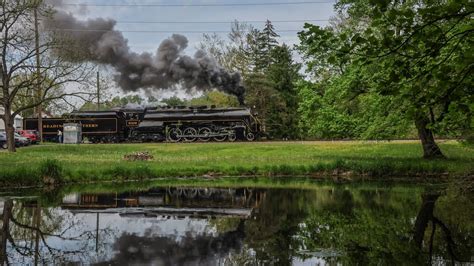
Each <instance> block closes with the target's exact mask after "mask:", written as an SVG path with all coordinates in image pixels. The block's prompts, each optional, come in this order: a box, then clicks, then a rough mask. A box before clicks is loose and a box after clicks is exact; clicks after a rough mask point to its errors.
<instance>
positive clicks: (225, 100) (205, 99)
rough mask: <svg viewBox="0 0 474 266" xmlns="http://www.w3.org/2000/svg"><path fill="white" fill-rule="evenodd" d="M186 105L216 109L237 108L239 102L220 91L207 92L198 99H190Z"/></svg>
mask: <svg viewBox="0 0 474 266" xmlns="http://www.w3.org/2000/svg"><path fill="white" fill-rule="evenodd" d="M188 105H192V106H197V105H207V106H211V105H215V106H217V107H237V106H239V101H238V100H237V98H236V97H235V96H232V95H228V94H225V93H223V92H220V91H209V92H206V93H204V95H202V96H200V97H197V98H192V99H190V100H189V101H188Z"/></svg>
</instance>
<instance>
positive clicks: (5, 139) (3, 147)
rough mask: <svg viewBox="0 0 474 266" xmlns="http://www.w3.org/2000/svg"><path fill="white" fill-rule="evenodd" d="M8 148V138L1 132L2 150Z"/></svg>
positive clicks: (0, 144) (0, 143)
mask: <svg viewBox="0 0 474 266" xmlns="http://www.w3.org/2000/svg"><path fill="white" fill-rule="evenodd" d="M6 148H7V136H6V135H5V133H3V132H0V149H6Z"/></svg>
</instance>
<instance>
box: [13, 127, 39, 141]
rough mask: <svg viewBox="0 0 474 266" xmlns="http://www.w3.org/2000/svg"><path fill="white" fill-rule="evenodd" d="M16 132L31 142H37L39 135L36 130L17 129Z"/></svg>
mask: <svg viewBox="0 0 474 266" xmlns="http://www.w3.org/2000/svg"><path fill="white" fill-rule="evenodd" d="M17 132H18V134H20V135H21V136H22V137H25V138H28V139H30V140H31V143H38V141H39V135H38V132H37V131H36V130H18V131H17Z"/></svg>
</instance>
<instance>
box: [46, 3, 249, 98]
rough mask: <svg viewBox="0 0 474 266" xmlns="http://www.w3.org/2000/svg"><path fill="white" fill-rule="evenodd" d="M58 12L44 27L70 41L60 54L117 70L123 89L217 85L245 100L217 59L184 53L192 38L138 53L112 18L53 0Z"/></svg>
mask: <svg viewBox="0 0 474 266" xmlns="http://www.w3.org/2000/svg"><path fill="white" fill-rule="evenodd" d="M53 6H54V7H55V8H56V12H55V13H54V14H53V16H52V17H51V18H45V19H44V20H43V24H42V26H43V27H44V28H45V29H48V30H53V31H55V33H56V35H57V36H58V37H59V38H61V39H63V40H64V41H65V42H68V45H66V47H61V49H58V50H57V51H56V53H57V54H58V55H59V56H61V57H62V58H64V59H66V60H69V61H78V62H81V61H89V62H96V63H99V64H106V65H109V66H111V67H113V68H114V69H115V71H116V72H117V74H116V76H115V81H116V82H117V84H118V85H119V86H120V87H121V89H122V90H123V91H137V90H139V89H170V88H178V87H182V88H186V89H198V90H204V91H206V90H210V89H214V88H215V89H218V90H220V91H223V92H225V93H228V94H231V95H235V96H236V97H237V98H238V100H239V103H240V104H243V95H244V90H245V89H244V87H243V86H241V85H240V83H241V77H240V74H238V73H230V72H229V71H227V70H226V69H224V68H222V67H221V66H219V65H218V64H217V62H216V60H215V59H214V58H212V57H210V56H208V55H207V54H206V53H205V52H204V51H202V50H198V51H197V52H196V53H195V54H194V55H193V56H192V57H191V56H188V55H185V54H184V50H185V49H186V48H187V47H188V39H187V38H186V37H185V36H183V35H179V34H173V35H171V36H170V37H169V38H168V39H165V40H163V41H162V42H161V43H160V44H159V45H158V48H157V49H156V52H155V53H147V52H145V53H136V52H133V51H131V50H130V47H129V46H128V40H127V39H126V38H125V37H124V36H123V34H122V33H121V32H120V31H117V30H115V24H116V21H115V20H113V19H102V18H97V19H88V20H84V21H80V20H78V19H77V18H75V17H74V16H73V15H72V14H71V13H69V12H67V11H64V10H62V9H61V1H58V0H55V1H53Z"/></svg>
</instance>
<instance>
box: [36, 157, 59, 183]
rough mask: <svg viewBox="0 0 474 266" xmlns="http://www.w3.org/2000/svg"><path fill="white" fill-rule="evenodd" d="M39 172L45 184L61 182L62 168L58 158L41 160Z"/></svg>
mask: <svg viewBox="0 0 474 266" xmlns="http://www.w3.org/2000/svg"><path fill="white" fill-rule="evenodd" d="M39 173H40V176H41V178H42V179H43V183H44V184H46V185H54V184H58V183H61V182H62V174H63V168H62V166H61V164H60V162H59V161H58V160H54V159H47V160H45V161H43V162H41V164H40V166H39Z"/></svg>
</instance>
